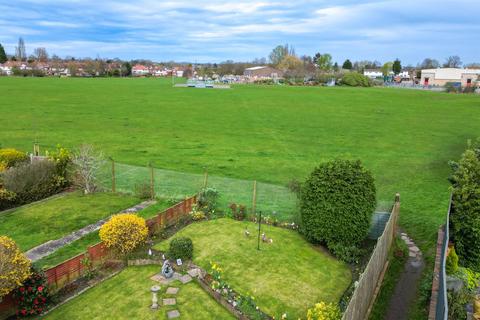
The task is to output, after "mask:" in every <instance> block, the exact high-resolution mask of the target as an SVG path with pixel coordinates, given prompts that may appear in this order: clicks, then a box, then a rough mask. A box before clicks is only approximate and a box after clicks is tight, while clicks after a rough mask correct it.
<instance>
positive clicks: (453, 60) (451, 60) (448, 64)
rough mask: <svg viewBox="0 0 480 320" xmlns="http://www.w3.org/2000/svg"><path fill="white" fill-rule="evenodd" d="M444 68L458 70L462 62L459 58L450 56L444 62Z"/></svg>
mask: <svg viewBox="0 0 480 320" xmlns="http://www.w3.org/2000/svg"><path fill="white" fill-rule="evenodd" d="M443 66H444V67H445V68H460V67H461V66H462V60H460V57H459V56H450V57H448V58H447V59H446V60H445V63H444V64H443Z"/></svg>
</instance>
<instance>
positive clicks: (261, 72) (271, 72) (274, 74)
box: [243, 66, 283, 79]
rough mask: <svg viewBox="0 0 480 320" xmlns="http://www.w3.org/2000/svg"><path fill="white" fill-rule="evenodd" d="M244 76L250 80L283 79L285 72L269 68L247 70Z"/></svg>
mask: <svg viewBox="0 0 480 320" xmlns="http://www.w3.org/2000/svg"><path fill="white" fill-rule="evenodd" d="M243 75H244V76H246V77H250V78H272V79H273V78H282V77H283V72H282V71H280V70H278V69H275V68H272V67H268V66H258V67H251V68H246V69H245V71H244V72H243Z"/></svg>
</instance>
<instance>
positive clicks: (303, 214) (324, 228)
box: [300, 160, 376, 247]
mask: <svg viewBox="0 0 480 320" xmlns="http://www.w3.org/2000/svg"><path fill="white" fill-rule="evenodd" d="M375 193H376V190H375V184H374V180H373V177H372V174H371V173H370V171H368V170H367V169H365V168H364V167H363V165H362V163H361V162H360V161H359V160H357V161H349V160H334V161H329V162H326V163H323V164H321V165H320V166H319V167H317V168H316V169H315V170H313V172H312V173H311V175H310V177H308V179H307V181H306V182H305V183H304V184H303V187H302V192H301V195H300V206H301V208H300V222H301V231H302V232H303V233H304V235H305V236H306V238H307V239H308V240H309V241H311V242H315V243H322V244H326V245H327V246H329V247H333V246H334V245H335V244H344V245H346V246H357V245H358V244H359V243H360V242H361V241H363V240H364V239H365V237H366V236H367V234H368V230H369V226H370V220H371V217H372V213H373V211H374V210H375V206H376V200H375Z"/></svg>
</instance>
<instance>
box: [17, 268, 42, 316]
mask: <svg viewBox="0 0 480 320" xmlns="http://www.w3.org/2000/svg"><path fill="white" fill-rule="evenodd" d="M13 297H14V299H15V301H16V303H17V305H18V311H17V315H18V316H19V317H31V316H34V315H40V314H42V313H43V312H45V311H47V310H48V307H49V304H50V302H51V301H50V300H51V298H50V293H49V290H48V286H47V279H46V278H45V275H44V274H43V273H42V272H40V271H38V270H35V269H32V275H31V276H30V278H28V279H27V280H26V281H25V282H24V283H23V286H21V287H20V288H18V289H16V290H15V291H14V293H13Z"/></svg>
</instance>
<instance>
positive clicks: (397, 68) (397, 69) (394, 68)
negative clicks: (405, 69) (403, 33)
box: [392, 59, 402, 74]
mask: <svg viewBox="0 0 480 320" xmlns="http://www.w3.org/2000/svg"><path fill="white" fill-rule="evenodd" d="M392 71H393V73H395V74H399V73H400V72H402V63H401V62H400V60H398V59H395V61H393V65H392Z"/></svg>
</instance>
